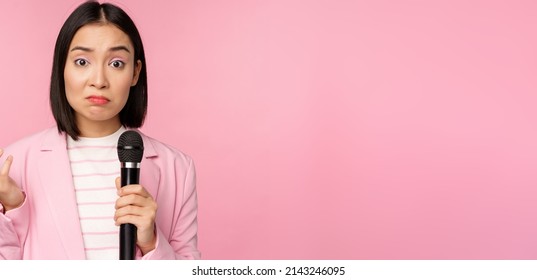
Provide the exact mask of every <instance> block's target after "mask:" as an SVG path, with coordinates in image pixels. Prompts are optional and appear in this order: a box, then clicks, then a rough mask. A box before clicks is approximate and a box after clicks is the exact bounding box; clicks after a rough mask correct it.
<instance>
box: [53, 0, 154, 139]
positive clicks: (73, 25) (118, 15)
mask: <svg viewBox="0 0 537 280" xmlns="http://www.w3.org/2000/svg"><path fill="white" fill-rule="evenodd" d="M92 23H108V24H112V25H114V26H116V27H117V28H119V29H120V30H122V31H123V32H125V33H126V34H127V35H128V36H129V38H130V40H131V42H132V44H133V46H134V61H135V62H136V61H138V60H139V61H141V62H142V69H141V71H140V75H139V78H138V82H137V83H136V85H135V86H133V87H131V88H130V92H129V98H128V99H127V103H126V104H125V107H123V109H122V110H121V112H119V120H120V122H121V124H122V125H124V126H126V127H129V128H139V127H141V126H142V125H143V123H144V119H145V116H146V113H147V71H146V63H145V54H144V46H143V44H142V39H141V37H140V33H139V32H138V29H137V28H136V25H134V22H133V21H132V19H131V18H130V17H129V16H128V15H127V13H125V12H124V11H123V10H122V9H121V8H119V7H117V6H114V5H112V4H109V3H103V4H99V3H98V2H96V1H88V2H85V3H83V4H82V5H80V6H78V8H76V9H75V10H74V11H73V13H71V15H70V16H69V17H68V18H67V20H66V21H65V23H64V24H63V26H62V28H61V30H60V33H59V34H58V38H57V39H56V46H55V48H54V59H53V64H52V75H51V78H50V107H51V109H52V115H53V116H54V119H55V120H56V124H57V126H58V132H60V133H61V132H65V133H67V134H68V135H69V136H71V137H72V138H73V139H75V140H78V137H79V136H80V130H79V128H78V126H77V124H76V118H75V112H74V110H73V108H71V106H70V105H69V103H68V102H67V97H66V95H65V80H64V76H63V75H64V69H65V63H66V60H67V54H68V51H69V45H70V44H71V41H72V40H73V37H74V36H75V33H76V32H77V31H78V29H80V28H81V27H82V26H85V25H87V24H92Z"/></svg>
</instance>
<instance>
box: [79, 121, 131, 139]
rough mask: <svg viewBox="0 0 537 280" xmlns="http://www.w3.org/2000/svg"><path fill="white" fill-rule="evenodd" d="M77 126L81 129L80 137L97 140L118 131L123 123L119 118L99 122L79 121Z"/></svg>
mask: <svg viewBox="0 0 537 280" xmlns="http://www.w3.org/2000/svg"><path fill="white" fill-rule="evenodd" d="M77 126H78V129H80V137H87V138H97V137H105V136H108V135H111V134H113V133H114V132H116V131H118V129H119V128H120V127H121V123H120V122H119V118H118V119H112V120H107V121H98V122H95V121H90V122H88V121H82V120H77Z"/></svg>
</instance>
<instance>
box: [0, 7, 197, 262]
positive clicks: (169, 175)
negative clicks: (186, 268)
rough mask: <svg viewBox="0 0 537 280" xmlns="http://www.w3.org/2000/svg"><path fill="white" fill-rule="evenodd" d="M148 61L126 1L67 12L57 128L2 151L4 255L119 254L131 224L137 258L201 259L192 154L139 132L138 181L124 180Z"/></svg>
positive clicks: (58, 72)
mask: <svg viewBox="0 0 537 280" xmlns="http://www.w3.org/2000/svg"><path fill="white" fill-rule="evenodd" d="M145 66H146V63H145V55H144V49H143V45H142V41H141V38H140V35H139V33H138V30H137V28H136V26H135V25H134V23H133V22H132V20H131V19H130V18H129V16H128V15H127V14H126V13H125V12H124V11H123V10H121V9H120V8H118V7H116V6H114V5H111V4H99V3H97V2H93V1H90V2H86V3H84V4H82V5H80V6H79V7H78V8H77V9H76V10H75V11H74V12H73V13H72V14H71V15H70V16H69V17H68V19H67V20H66V22H65V23H64V25H63V27H62V28H61V30H60V33H59V35H58V38H57V41H56V46H55V50H54V62H53V67H52V77H51V86H50V104H51V109H52V113H53V115H54V118H55V120H56V124H57V127H53V128H50V129H47V130H45V131H43V132H40V133H37V134H35V135H32V136H29V137H27V138H25V139H23V140H20V141H18V142H16V143H14V144H12V145H10V146H9V147H7V148H6V149H5V151H0V165H1V169H0V259H117V258H118V256H119V249H118V248H119V241H118V231H119V230H118V228H119V225H120V224H124V223H131V224H134V225H136V226H137V240H136V245H137V254H136V258H137V259H196V258H199V256H200V254H199V252H198V250H197V195H196V189H195V170H194V165H193V162H192V160H191V159H190V158H189V157H188V156H186V155H185V154H183V153H181V152H180V151H178V150H176V149H174V148H172V147H170V146H167V145H165V144H162V143H160V142H158V141H156V140H155V139H152V138H149V137H147V136H145V135H143V134H141V135H142V139H143V142H144V148H145V150H144V159H143V160H142V162H141V174H140V184H139V185H129V186H125V187H123V188H121V187H120V180H119V177H118V176H119V171H120V165H119V161H118V158H117V152H116V145H117V140H118V138H119V135H121V134H122V133H123V132H124V131H125V130H126V129H127V128H128V129H136V128H139V127H141V126H142V124H143V121H144V118H145V115H146V109H147V76H146V70H145ZM157 206H158V211H157Z"/></svg>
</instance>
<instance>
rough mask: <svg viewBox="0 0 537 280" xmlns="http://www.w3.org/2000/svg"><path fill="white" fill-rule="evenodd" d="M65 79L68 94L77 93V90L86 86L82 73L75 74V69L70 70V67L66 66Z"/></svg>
mask: <svg viewBox="0 0 537 280" xmlns="http://www.w3.org/2000/svg"><path fill="white" fill-rule="evenodd" d="M63 79H64V83H65V91H66V93H67V94H75V93H76V91H78V90H80V88H82V87H83V86H84V82H83V78H82V77H81V75H75V73H73V71H71V70H69V68H68V67H66V68H65V72H64V73H63Z"/></svg>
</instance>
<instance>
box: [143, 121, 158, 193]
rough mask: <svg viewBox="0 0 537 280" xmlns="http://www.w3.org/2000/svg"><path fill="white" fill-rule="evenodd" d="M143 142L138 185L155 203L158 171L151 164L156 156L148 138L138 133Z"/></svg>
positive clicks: (154, 165) (156, 167)
mask: <svg viewBox="0 0 537 280" xmlns="http://www.w3.org/2000/svg"><path fill="white" fill-rule="evenodd" d="M138 132H139V133H140V135H141V136H142V140H143V141H144V159H143V160H142V162H141V163H140V184H141V185H142V186H143V187H144V188H145V189H146V190H147V191H148V192H149V193H150V194H151V195H152V196H153V199H155V201H156V200H157V197H158V186H159V183H160V169H159V168H158V166H157V165H156V164H155V163H154V162H153V160H154V158H156V157H157V156H158V154H157V152H156V149H155V147H154V146H153V144H152V143H151V141H149V138H148V137H147V136H145V135H144V134H143V133H141V132H140V131H138Z"/></svg>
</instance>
